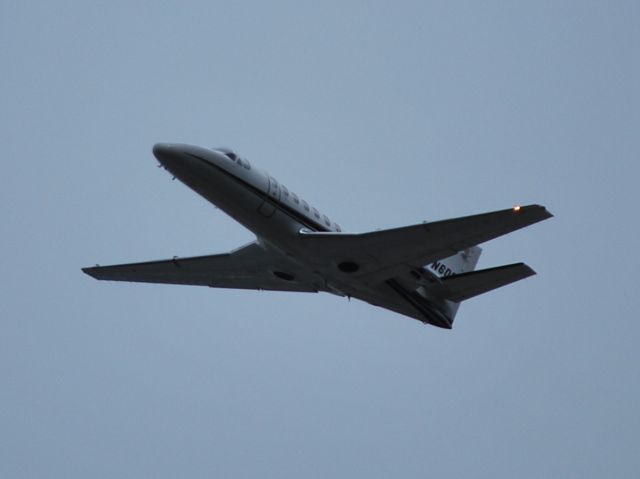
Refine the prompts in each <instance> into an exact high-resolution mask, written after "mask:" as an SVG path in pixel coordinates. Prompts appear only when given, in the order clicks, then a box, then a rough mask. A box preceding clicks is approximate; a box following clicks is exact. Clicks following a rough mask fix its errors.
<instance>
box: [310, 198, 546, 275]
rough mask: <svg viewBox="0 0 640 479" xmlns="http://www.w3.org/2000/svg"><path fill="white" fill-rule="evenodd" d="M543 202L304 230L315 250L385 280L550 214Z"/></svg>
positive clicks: (311, 252) (360, 271)
mask: <svg viewBox="0 0 640 479" xmlns="http://www.w3.org/2000/svg"><path fill="white" fill-rule="evenodd" d="M551 216H552V215H551V214H550V213H549V212H548V211H547V210H546V209H545V208H544V207H542V206H539V205H530V206H523V207H521V208H512V209H508V210H501V211H495V212H492V213H484V214H479V215H473V216H465V217H462V218H454V219H449V220H444V221H435V222H431V223H422V224H417V225H412V226H406V227H402V228H394V229H388V230H382V231H373V232H370V233H363V234H341V233H303V234H302V235H301V236H302V238H303V240H304V241H305V242H307V244H308V250H309V252H310V254H313V255H314V256H317V257H319V258H323V260H324V261H334V262H336V263H338V264H340V262H344V261H348V262H349V263H350V264H354V265H355V267H354V268H353V269H356V268H357V270H356V271H355V272H354V273H353V276H354V277H357V278H359V279H360V280H361V281H363V282H364V283H366V284H370V285H372V284H379V283H382V282H384V281H386V280H388V279H390V278H394V277H396V276H399V275H403V274H408V273H410V272H411V271H413V270H415V269H416V268H421V267H422V266H424V265H426V264H430V263H432V262H434V261H438V260H441V259H443V258H447V257H449V256H451V255H453V254H456V253H457V252H459V251H463V250H464V249H466V248H469V247H471V246H475V245H478V244H481V243H484V242H485V241H489V240H491V239H494V238H497V237H499V236H502V235H504V234H507V233H510V232H512V231H515V230H518V229H520V228H524V227H526V226H529V225H531V224H534V223H537V222H539V221H542V220H545V219H547V218H550V217H551Z"/></svg>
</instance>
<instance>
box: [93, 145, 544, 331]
mask: <svg viewBox="0 0 640 479" xmlns="http://www.w3.org/2000/svg"><path fill="white" fill-rule="evenodd" d="M153 154H154V156H155V157H156V158H157V160H158V161H159V162H160V166H162V167H164V168H165V169H166V170H167V171H168V172H169V173H170V174H171V175H172V176H173V177H174V178H177V179H179V180H180V181H181V182H182V183H184V184H185V185H187V186H188V187H189V188H191V189H192V190H194V191H195V192H196V193H198V194H199V195H201V196H203V197H204V198H205V199H206V200H208V201H210V202H211V203H213V204H214V205H215V206H217V207H218V208H220V209H221V210H222V211H224V212H225V213H227V214H228V215H229V216H231V217H232V218H233V219H235V220H236V221H238V222H239V223H240V224H242V225H243V226H245V227H246V228H248V229H249V230H251V231H252V232H253V233H254V234H255V235H256V240H255V241H253V242H251V243H249V244H246V245H244V246H241V247H239V248H238V249H236V250H233V251H231V252H228V253H224V254H215V255H209V256H196V257H185V258H182V257H173V258H171V259H166V260H161V261H148V262H142V263H130V264H117V265H112V266H95V267H90V268H83V271H84V272H85V273H86V274H88V275H90V276H92V277H94V278H96V279H99V280H109V281H131V282H144V283H166V284H183V285H199V286H209V287H212V288H239V289H250V290H265V291H291V292H307V293H317V292H320V291H322V292H326V293H331V294H335V295H338V296H342V297H347V298H356V299H359V300H362V301H366V302H367V303H370V304H372V305H374V306H379V307H381V308H385V309H387V310H391V311H393V312H395V313H399V314H401V315H404V316H408V317H410V318H414V319H417V320H419V321H421V322H423V323H425V324H430V325H433V326H437V327H439V328H445V329H451V327H452V325H453V321H454V318H455V316H456V313H457V311H458V307H459V306H460V303H461V302H462V301H465V300H467V299H469V298H473V297H474V296H477V295H479V294H483V293H486V292H488V291H491V290H493V289H496V288H499V287H501V286H505V285H507V284H510V283H513V282H515V281H519V280H521V279H524V278H527V277H529V276H531V275H533V274H535V272H534V271H533V270H532V269H531V268H530V267H529V266H527V265H526V264H524V263H515V264H509V265H505V266H498V267H493V268H489V269H482V270H476V269H475V267H476V264H477V262H478V258H479V257H480V253H481V251H482V250H481V248H480V247H479V246H478V245H479V244H481V243H484V242H486V241H489V240H491V239H494V238H497V237H499V236H502V235H504V234H507V233H510V232H512V231H515V230H518V229H520V228H524V227H525V226H529V225H532V224H534V223H537V222H539V221H542V220H545V219H548V218H550V217H552V216H553V215H551V213H549V212H548V211H547V210H546V209H545V208H544V207H543V206H539V205H529V206H514V207H511V208H508V209H504V210H499V211H494V212H491V213H483V214H478V215H472V216H464V217H460V218H454V219H446V220H442V221H434V222H423V223H419V224H414V225H410V226H404V227H400V228H392V229H384V230H377V231H371V232H366V233H347V232H343V231H342V228H341V227H340V225H338V224H337V223H336V222H334V221H332V220H331V219H329V217H328V216H327V215H325V214H323V213H322V212H320V211H318V209H317V208H315V207H313V206H312V205H310V204H309V203H308V202H307V201H305V200H304V199H302V198H301V197H299V196H298V195H297V194H295V193H294V192H293V191H290V190H289V189H288V188H287V187H286V186H285V185H283V184H281V183H279V182H278V181H277V180H276V179H275V178H274V177H273V176H271V175H270V174H268V173H267V172H266V171H264V170H261V169H259V168H256V167H255V166H254V165H252V164H251V163H250V162H249V161H248V160H246V159H245V158H242V157H240V156H239V155H238V154H236V152H234V151H233V150H230V149H227V148H213V149H208V148H202V147H199V146H193V145H185V144H175V143H158V144H156V145H155V146H154V147H153Z"/></svg>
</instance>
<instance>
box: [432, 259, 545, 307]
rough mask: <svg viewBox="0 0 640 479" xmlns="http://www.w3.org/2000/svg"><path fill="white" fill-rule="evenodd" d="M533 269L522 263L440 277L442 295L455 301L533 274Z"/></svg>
mask: <svg viewBox="0 0 640 479" xmlns="http://www.w3.org/2000/svg"><path fill="white" fill-rule="evenodd" d="M534 274H536V273H535V271H533V270H532V269H531V268H530V267H529V266H527V265H526V264H524V263H515V264H509V265H506V266H498V267H497V268H489V269H481V270H478V271H472V272H470V273H463V274H458V275H454V276H448V277H446V278H442V284H443V287H444V295H443V296H444V297H445V298H446V299H449V300H451V301H454V302H456V303H459V302H460V301H464V300H465V299H469V298H473V297H474V296H478V295H479V294H483V293H486V292H488V291H491V290H493V289H496V288H500V287H502V286H506V285H507V284H510V283H514V282H516V281H520V280H521V279H524V278H528V277H529V276H533V275H534Z"/></svg>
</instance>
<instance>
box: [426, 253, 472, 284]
mask: <svg viewBox="0 0 640 479" xmlns="http://www.w3.org/2000/svg"><path fill="white" fill-rule="evenodd" d="M481 253H482V248H480V247H479V246H472V247H471V248H467V249H465V250H464V251H460V252H459V253H456V254H454V255H453V256H449V257H448V258H445V259H441V260H439V261H434V262H433V263H431V264H429V265H427V266H425V268H426V269H428V270H429V271H430V272H431V273H433V274H435V275H436V276H438V277H439V278H446V277H448V276H452V275H454V274H461V273H469V272H470V271H473V270H474V269H475V267H476V264H478V259H479V258H480V254H481Z"/></svg>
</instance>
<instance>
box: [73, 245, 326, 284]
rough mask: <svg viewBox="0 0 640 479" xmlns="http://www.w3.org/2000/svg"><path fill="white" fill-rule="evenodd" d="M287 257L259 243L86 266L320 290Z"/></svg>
mask: <svg viewBox="0 0 640 479" xmlns="http://www.w3.org/2000/svg"><path fill="white" fill-rule="evenodd" d="M282 261H283V259H282V258H281V257H277V256H275V255H272V254H271V253H270V252H269V251H268V250H265V249H263V248H262V247H261V246H260V245H258V244H257V243H255V242H254V243H250V244H248V245H246V246H243V247H241V248H239V249H237V250H235V251H232V252H230V253H225V254H217V255H211V256H197V257H191V258H174V259H168V260H162V261H149V262H145V263H130V264H119V265H113V266H95V267H92V268H83V269H82V271H84V272H85V273H86V274H88V275H89V276H92V277H94V278H95V279H101V280H109V281H132V282H142V283H166V284H186V285H199V286H210V287H213V288H239V289H257V290H263V289H264V290H272V291H299V292H310V293H317V292H318V289H317V288H316V287H315V286H314V284H313V281H312V278H309V277H305V276H304V274H305V273H304V271H300V275H298V274H296V273H297V271H296V269H295V266H293V265H292V264H289V263H287V264H286V265H283V264H281V263H282ZM280 270H284V271H287V272H289V274H291V273H294V275H295V276H294V275H292V276H294V277H289V278H287V277H285V278H282V277H278V276H276V275H275V274H274V271H275V272H278V271H280Z"/></svg>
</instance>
